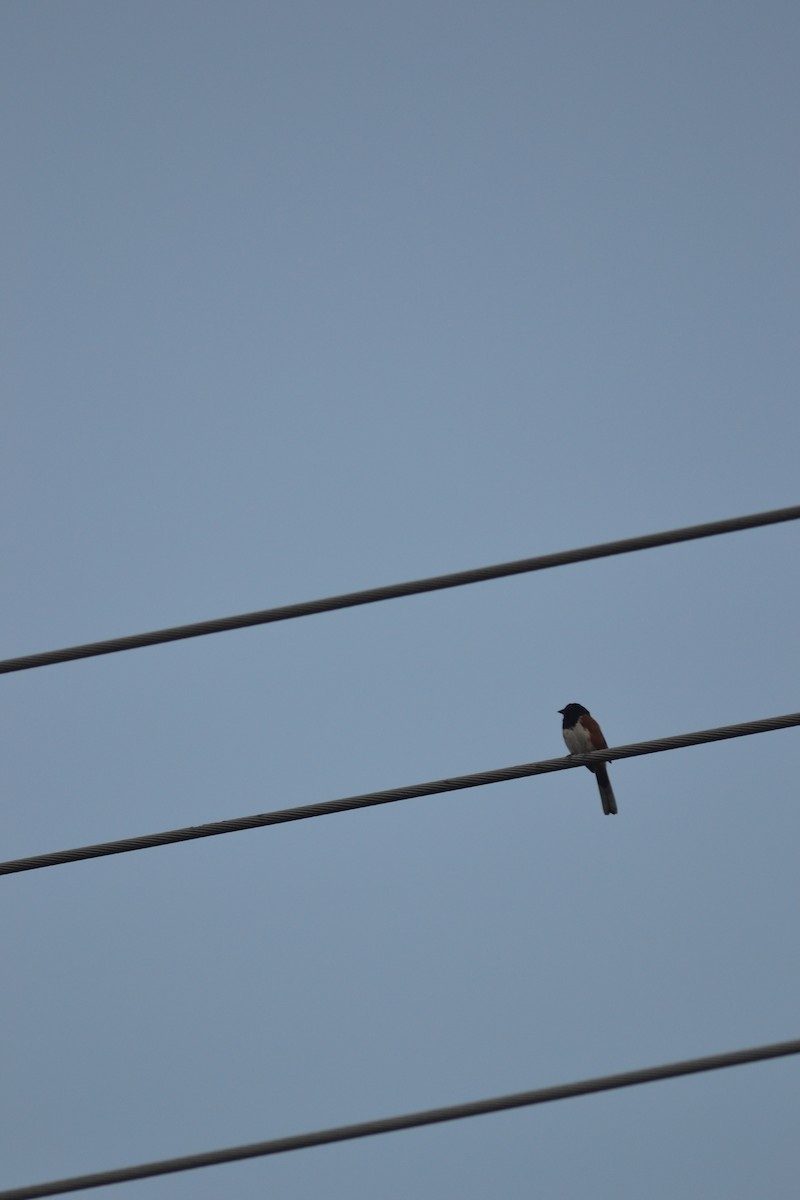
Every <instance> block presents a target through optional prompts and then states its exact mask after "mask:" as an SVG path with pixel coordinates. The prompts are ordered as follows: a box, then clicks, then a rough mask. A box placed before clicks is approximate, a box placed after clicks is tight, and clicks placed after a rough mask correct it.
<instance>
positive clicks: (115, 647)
mask: <svg viewBox="0 0 800 1200" xmlns="http://www.w3.org/2000/svg"><path fill="white" fill-rule="evenodd" d="M798 519H800V504H796V505H794V506H792V507H791V508H776V509H772V510H771V511H769V512H760V513H750V514H749V515H748V516H743V517H730V518H728V519H726V520H724V521H709V522H707V523H706V524H704V525H688V526H686V527H685V528H683V529H668V530H665V531H664V532H662V533H649V534H644V535H641V536H639V537H632V538H624V539H623V540H622V541H617V542H601V543H599V544H597V545H594V546H583V547H581V548H579V549H577V550H561V551H558V552H556V553H555V554H540V555H538V556H537V557H536V558H520V559H517V560H516V561H514V562H506V563H496V564H495V565H493V566H488V567H474V568H472V569H471V570H467V571H456V572H454V573H453V574H450V575H433V576H430V577H429V578H427V579H413V580H411V581H410V582H407V583H394V584H389V585H387V586H385V587H376V588H367V589H366V591H361V592H347V593H345V594H343V595H340V596H327V597H325V598H324V599H321V600H305V601H303V602H301V603H299V604H285V605H282V606H281V607H279V608H265V609H261V610H260V611H259V612H250V613H240V614H239V615H238V616H233V617H217V618H214V619H212V620H209V621H196V622H194V623H193V624H191V625H174V626H172V627H171V628H169V629H155V630H151V631H150V632H149V633H136V634H130V635H128V636H126V637H117V638H109V639H108V640H107V641H101V642H87V643H86V644H85V645H82V646H67V647H65V648H64V649H62V650H48V651H44V652H42V653H40V654H25V655H22V656H21V657H18V658H6V659H2V660H0V674H8V673H10V672H12V671H29V670H32V669H33V668H34V667H49V666H53V665H54V664H55V663H64V662H72V661H74V660H75V659H79V658H93V657H96V656H97V655H100V654H117V653H120V652H121V651H123V650H139V649H141V648H142V647H144V646H157V645H161V644H162V643H164V642H177V641H181V640H183V639H185V638H194V637H205V636H206V635H207V634H210V633H225V632H227V631H228V630H231V629H245V628H249V627H250V626H252V625H269V624H273V623H274V622H276V621H291V620H294V619H295V618H296V617H310V616H313V615H315V614H317V613H324V612H334V611H335V610H338V609H341V608H355V607H357V606H358V605H362V604H375V603H377V602H378V601H381V600H397V599H399V598H400V597H401V596H415V595H419V594H420V593H422V592H437V591H442V590H443V589H445V588H454V587H463V586H464V585H466V584H470V583H484V582H485V581H486V580H489V579H502V578H505V577H506V576H509V575H524V574H526V573H528V572H530V571H545V570H548V569H549V568H551V567H564V566H567V565H568V564H570V563H579V562H588V561H589V560H590V559H595V558H610V557H612V556H613V555H616V554H632V553H633V552H634V551H636V550H651V549H653V548H655V547H657V546H669V545H672V544H673V543H676V542H690V541H695V540H696V539H697V538H706V537H716V536H718V535H719V534H722V533H736V532H738V531H739V530H742V529H755V528H757V527H760V526H763V525H778V524H780V523H781V522H784V521H796V520H798Z"/></svg>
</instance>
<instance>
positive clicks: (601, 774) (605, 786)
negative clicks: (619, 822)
mask: <svg viewBox="0 0 800 1200" xmlns="http://www.w3.org/2000/svg"><path fill="white" fill-rule="evenodd" d="M558 711H559V712H560V713H561V714H562V716H563V718H564V722H563V724H562V726H561V732H562V733H563V735H564V741H565V742H566V744H567V749H568V750H569V752H570V754H590V753H591V751H592V750H607V749H608V742H607V741H606V739H605V738H604V737H603V731H602V729H601V728H600V726H599V725H598V724H597V721H595V719H594V717H593V716H592V714H591V713H590V712H589V710H588V708H584V707H583V705H582V704H568V705H567V707H566V708H560V709H559V710H558ZM586 765H587V766H589V764H588V763H587V764H586ZM589 770H590V771H593V772H594V776H595V779H596V780H597V786H598V788H599V789H600V799H601V800H602V801H603V812H604V813H605V814H606V816H607V817H609V816H616V814H617V801H616V799H615V798H614V792H613V790H612V788H611V783H610V781H609V778H608V769H607V767H606V764H605V763H603V762H599V763H593V764H592V765H591V766H590V767H589Z"/></svg>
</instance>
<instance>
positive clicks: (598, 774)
mask: <svg viewBox="0 0 800 1200" xmlns="http://www.w3.org/2000/svg"><path fill="white" fill-rule="evenodd" d="M595 778H596V779H597V786H598V788H599V789H600V799H601V800H602V801H603V812H604V813H605V814H606V816H607V817H615V816H616V815H617V801H616V797H615V796H614V791H613V788H612V787H611V781H610V780H609V778H608V771H607V770H606V768H605V765H602V766H599V767H598V768H597V770H596V771H595Z"/></svg>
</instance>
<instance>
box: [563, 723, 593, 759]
mask: <svg viewBox="0 0 800 1200" xmlns="http://www.w3.org/2000/svg"><path fill="white" fill-rule="evenodd" d="M561 732H562V733H563V735H564V741H565V742H566V744H567V749H568V750H569V752H570V754H589V753H591V751H592V750H593V749H594V747H593V746H592V740H591V738H590V737H589V731H588V730H587V729H584V728H583V726H582V725H581V723H580V721H579V722H578V724H577V725H574V726H573V727H572V729H562V730H561Z"/></svg>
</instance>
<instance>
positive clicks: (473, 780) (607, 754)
mask: <svg viewBox="0 0 800 1200" xmlns="http://www.w3.org/2000/svg"><path fill="white" fill-rule="evenodd" d="M795 725H800V712H798V713H786V714H785V715H784V716H780V717H765V718H763V719H762V720H759V721H745V722H744V723H742V724H740V725H722V726H720V727H719V728H717V729H701V730H698V731H696V732H695V733H679V734H674V735H673V736H672V737H666V738H657V739H655V740H653V741H649V742H633V743H631V744H629V745H627V746H611V747H609V748H608V749H607V750H595V751H593V752H592V753H591V754H576V755H572V756H570V757H569V758H549V759H544V760H542V761H541V762H534V763H521V764H520V765H519V766H515V767H501V768H499V769H497V770H494V771H478V772H476V773H474V774H471V775H456V776H453V777H452V778H449V779H435V780H433V781H432V782H430V783H414V784H410V785H409V786H407V787H399V788H390V789H389V790H388V791H382V792H365V793H364V794H363V795H360V796H346V797H344V798H343V799H340V800H324V801H321V802H320V803H318V804H305V805H302V806H301V807H298V808H283V809H278V810H277V811H275V812H267V813H256V814H254V815H253V816H250V817H234V818H232V819H230V820H226V821H211V822H209V823H208V824H206V825H188V826H186V827H185V828H183V829H168V830H166V831H165V832H163V833H151V834H146V835H144V836H142V837H130V838H122V839H120V840H119V841H114V842H100V843H97V844H96V845H93V846H79V847H77V848H76V849H73V850H54V851H52V852H51V853H49V854H37V855H33V856H32V857H30V858H16V859H10V860H9V861H7V862H0V875H15V874H17V873H18V872H20V871H35V870H38V869H39V868H41V867H57V866H62V865H63V864H65V863H72V862H83V861H84V860H86V859H89V858H104V857H106V856H107V855H110V854H127V853H129V852H130V851H133V850H151V849H153V848H154V847H155V846H169V845H173V844H174V843H176V842H189V841H194V840H196V839H197V838H205V837H216V836H217V835H219V834H223V833H239V832H241V831H243V830H245V829H261V828H263V827H264V826H266V825H284V824H286V823H287V822H288V821H304V820H307V819H309V818H310V817H325V816H330V815H331V814H333V813H340V812H349V811H352V810H353V809H358V808H372V807H375V806H377V805H379V804H393V803H395V802H396V801H398V800H413V799H415V798H417V797H420V796H435V795H439V794H441V793H443V792H457V791H460V790H462V789H464V788H473V787H483V786H484V785H486V784H491V783H504V782H507V781H508V780H510V779H525V778H527V777H528V776H531V775H548V774H550V773H551V772H553V771H570V770H572V769H573V768H574V767H580V766H585V765H587V764H588V763H591V762H594V761H598V760H599V761H602V762H612V761H614V760H615V759H623V758H637V757H639V756H640V755H643V754H658V753H660V752H661V751H663V750H678V749H682V748H684V747H686V746H699V745H702V744H703V743H706V742H721V741H725V740H726V739H728V738H737V737H747V736H749V735H750V734H754V733H767V732H769V731H771V730H775V729H790V728H791V727H792V726H795ZM0 1200H2V1196H0Z"/></svg>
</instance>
